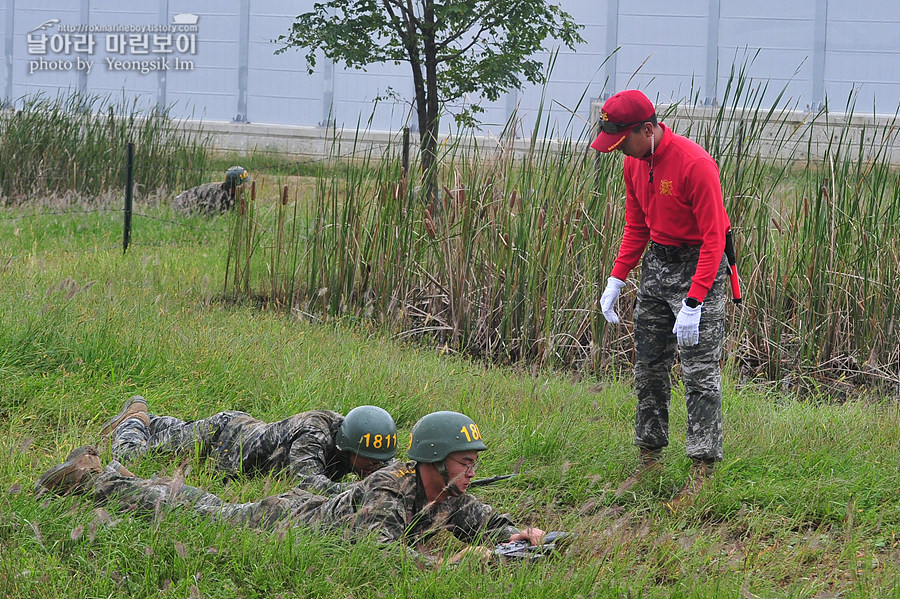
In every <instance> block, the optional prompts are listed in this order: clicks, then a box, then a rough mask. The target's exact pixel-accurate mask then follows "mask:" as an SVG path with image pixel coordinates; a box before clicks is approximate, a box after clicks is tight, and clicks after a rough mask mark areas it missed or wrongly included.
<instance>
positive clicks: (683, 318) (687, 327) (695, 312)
mask: <svg viewBox="0 0 900 599" xmlns="http://www.w3.org/2000/svg"><path fill="white" fill-rule="evenodd" d="M702 311H703V304H700V305H699V306H697V307H696V308H691V307H690V306H688V305H687V303H686V300H681V311H680V312H679V313H678V317H677V318H675V327H674V328H673V329H672V332H673V333H675V335H676V336H677V337H678V345H679V346H680V347H687V346H689V345H697V343H699V342H700V313H701V312H702Z"/></svg>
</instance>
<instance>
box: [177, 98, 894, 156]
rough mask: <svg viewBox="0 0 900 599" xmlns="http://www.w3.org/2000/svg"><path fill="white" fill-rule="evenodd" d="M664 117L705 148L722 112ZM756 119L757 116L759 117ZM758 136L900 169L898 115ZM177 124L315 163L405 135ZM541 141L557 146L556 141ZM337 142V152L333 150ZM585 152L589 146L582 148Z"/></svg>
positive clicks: (670, 111)
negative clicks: (837, 150) (834, 149)
mask: <svg viewBox="0 0 900 599" xmlns="http://www.w3.org/2000/svg"><path fill="white" fill-rule="evenodd" d="M601 105H602V102H601V101H599V100H598V101H595V102H593V103H592V110H591V115H590V119H591V123H596V122H597V119H598V118H599V115H600V107H601ZM657 110H658V112H659V114H660V115H663V114H667V116H666V117H665V118H664V122H666V124H668V125H670V126H671V127H672V128H673V130H675V131H676V132H678V133H681V134H684V135H688V136H689V137H691V138H692V139H694V140H695V141H697V142H698V143H700V144H701V145H705V144H704V132H705V131H706V130H708V129H710V128H714V127H715V123H714V122H715V120H716V119H717V118H718V113H719V111H718V109H716V108H712V107H703V106H699V107H684V106H666V105H658V106H657ZM754 116H755V113H754V112H753V111H750V110H734V111H733V113H731V114H730V115H729V121H730V128H731V135H726V139H730V138H731V137H733V135H736V134H737V132H738V130H739V127H740V122H741V120H744V121H747V122H748V123H749V122H750V121H751V120H752V119H753V118H754ZM757 116H758V115H757ZM772 121H773V122H772V124H771V125H769V126H767V127H765V128H764V129H763V131H762V133H761V134H760V138H761V139H762V140H763V142H762V143H761V144H759V146H758V147H759V151H760V154H761V155H762V156H764V157H769V158H780V159H788V158H793V159H797V160H802V159H805V158H806V157H807V156H809V155H811V157H812V158H814V159H815V158H821V157H822V156H824V155H825V151H826V149H827V148H828V146H829V144H832V143H835V142H836V141H837V140H838V139H841V135H842V134H843V137H844V139H845V143H846V145H847V148H844V149H852V150H854V152H855V151H857V150H858V149H859V146H860V144H862V145H863V154H864V155H865V156H867V157H869V158H872V157H873V156H874V154H875V153H876V152H880V153H882V154H881V157H880V158H879V160H888V161H890V162H891V163H892V164H896V165H900V126H898V125H900V122H898V120H897V119H896V118H895V117H886V116H875V115H872V116H861V115H854V116H851V117H849V118H848V117H847V116H846V115H845V114H844V113H837V114H831V113H829V114H825V113H824V112H823V111H783V112H779V113H778V114H777V115H776V116H775V117H774V118H773V119H772ZM179 126H182V127H187V128H190V129H192V130H198V129H199V128H201V127H202V130H203V132H204V133H206V134H208V135H209V136H210V139H211V143H212V144H213V146H214V147H215V148H216V149H217V150H219V151H223V152H236V153H252V152H277V153H280V154H283V155H285V156H291V157H295V158H304V159H311V160H317V159H321V158H325V157H330V156H334V155H341V156H344V157H353V156H362V155H364V154H365V153H367V152H374V153H375V154H380V153H382V152H384V151H386V150H387V148H388V147H389V146H391V145H393V146H394V148H395V151H396V152H398V153H399V149H398V148H399V147H400V144H401V143H402V132H400V131H397V132H392V133H391V132H371V131H362V132H357V131H356V130H355V129H353V130H349V129H345V130H334V129H327V130H326V129H323V128H321V127H300V126H287V125H259V124H253V123H231V122H206V123H202V124H200V123H197V122H195V121H183V122H181V123H180V125H179ZM528 143H529V140H528V139H523V138H518V139H516V140H513V141H509V140H504V141H503V148H504V151H513V152H516V153H517V154H522V153H524V152H527V151H528ZM542 143H549V144H551V145H552V144H554V143H556V142H554V141H553V140H545V141H542ZM335 144H337V146H338V147H337V148H336V147H335ZM499 144H500V141H499V140H497V139H496V138H494V137H482V138H480V139H479V147H481V148H487V149H489V148H491V147H499ZM416 146H417V138H416V136H415V135H413V136H412V138H411V150H412V152H413V153H415V152H416ZM582 146H583V147H584V149H585V151H587V149H588V143H587V142H585V143H583V144H582Z"/></svg>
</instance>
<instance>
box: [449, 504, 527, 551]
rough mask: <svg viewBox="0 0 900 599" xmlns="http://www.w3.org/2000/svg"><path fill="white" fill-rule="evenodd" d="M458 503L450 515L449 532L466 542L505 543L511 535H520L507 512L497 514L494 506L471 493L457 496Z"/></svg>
mask: <svg viewBox="0 0 900 599" xmlns="http://www.w3.org/2000/svg"><path fill="white" fill-rule="evenodd" d="M459 499H460V502H461V505H459V506H458V507H457V508H456V509H455V510H454V512H453V513H452V514H451V516H450V524H451V529H450V530H451V532H452V533H453V535H454V536H455V537H456V538H457V539H459V540H461V541H463V542H466V543H479V544H481V543H491V544H496V543H505V542H507V541H509V540H510V538H511V537H513V535H521V533H522V531H520V530H519V529H518V528H516V526H515V525H514V524H513V521H512V519H511V518H510V516H509V514H498V513H497V512H496V511H494V508H492V507H491V506H489V505H487V504H486V503H482V502H481V501H479V500H478V499H476V498H475V497H473V496H472V495H464V496H462V497H460V498H459Z"/></svg>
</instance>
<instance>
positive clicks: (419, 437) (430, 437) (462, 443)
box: [406, 412, 487, 464]
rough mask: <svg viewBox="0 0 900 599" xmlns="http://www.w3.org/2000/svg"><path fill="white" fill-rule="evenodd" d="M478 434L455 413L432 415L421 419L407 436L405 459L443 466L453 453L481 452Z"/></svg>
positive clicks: (472, 422) (477, 430)
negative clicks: (437, 463)
mask: <svg viewBox="0 0 900 599" xmlns="http://www.w3.org/2000/svg"><path fill="white" fill-rule="evenodd" d="M485 449H487V445H485V444H484V441H482V440H481V430H480V429H479V428H478V425H477V424H475V422H474V421H473V420H472V419H471V418H469V417H468V416H466V415H465V414H460V413H459V412H433V413H431V414H428V415H426V416H423V417H422V418H421V419H420V420H419V421H418V422H417V423H416V424H415V426H413V429H412V432H411V433H410V435H409V448H408V450H407V452H406V454H407V457H408V458H409V459H411V460H415V461H417V462H422V463H424V464H433V463H436V462H443V461H444V460H445V459H446V458H447V456H448V455H450V454H451V453H455V452H457V451H484V450H485Z"/></svg>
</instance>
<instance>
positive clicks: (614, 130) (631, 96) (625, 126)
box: [591, 89, 656, 153]
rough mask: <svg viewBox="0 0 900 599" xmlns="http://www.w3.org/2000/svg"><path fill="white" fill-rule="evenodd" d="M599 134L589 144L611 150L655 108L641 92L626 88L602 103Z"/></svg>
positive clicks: (598, 149) (598, 148)
mask: <svg viewBox="0 0 900 599" xmlns="http://www.w3.org/2000/svg"><path fill="white" fill-rule="evenodd" d="M600 114H601V116H602V120H601V121H600V135H598V136H597V139H595V140H594V143H592V144H591V147H592V148H594V149H595V150H597V151H598V152H603V153H606V152H612V151H613V150H615V149H616V148H618V147H619V144H621V143H622V142H623V141H624V140H625V138H626V137H627V136H628V134H629V133H631V129H632V127H634V126H635V125H638V124H640V123H644V122H646V121H649V120H650V119H651V118H653V115H654V114H656V109H655V108H653V102H651V101H650V100H649V99H647V96H645V95H644V93H643V92H641V91H638V90H636V89H626V90H625V91H621V92H619V93H617V94H615V95H613V96H612V97H611V98H610V99H609V100H607V101H606V102H604V103H603V108H601V109H600Z"/></svg>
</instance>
